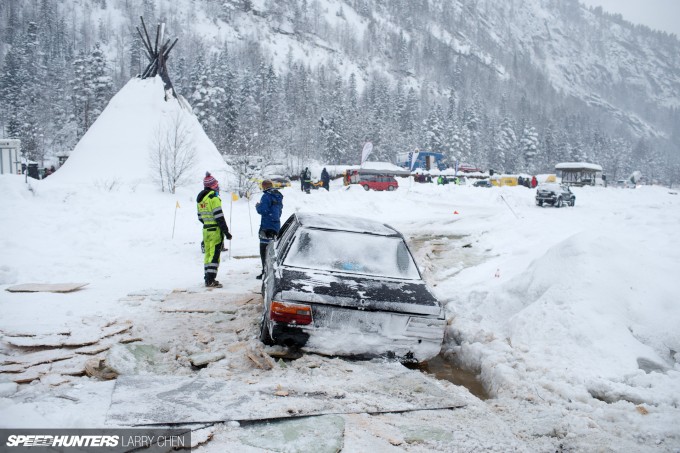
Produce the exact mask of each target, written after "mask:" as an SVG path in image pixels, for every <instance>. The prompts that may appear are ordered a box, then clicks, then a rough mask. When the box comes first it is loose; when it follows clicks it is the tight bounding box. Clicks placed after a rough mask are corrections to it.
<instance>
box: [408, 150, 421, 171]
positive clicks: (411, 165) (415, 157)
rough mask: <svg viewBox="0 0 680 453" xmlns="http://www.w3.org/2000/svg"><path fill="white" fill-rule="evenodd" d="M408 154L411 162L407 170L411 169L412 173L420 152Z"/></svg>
mask: <svg viewBox="0 0 680 453" xmlns="http://www.w3.org/2000/svg"><path fill="white" fill-rule="evenodd" d="M409 154H410V156H411V162H410V165H409V168H410V169H411V171H413V169H414V168H415V166H416V163H417V162H418V156H419V155H420V151H416V152H415V153H409Z"/></svg>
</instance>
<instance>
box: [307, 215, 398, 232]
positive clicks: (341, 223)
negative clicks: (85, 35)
mask: <svg viewBox="0 0 680 453" xmlns="http://www.w3.org/2000/svg"><path fill="white" fill-rule="evenodd" d="M295 216H296V217H297V219H298V222H299V223H300V225H302V226H304V227H307V228H318V229H322V230H336V231H350V232H353V233H368V234H376V235H380V236H398V237H402V236H401V233H399V232H398V231H397V230H395V229H394V228H392V227H391V226H389V225H386V224H384V223H380V222H377V221H375V220H369V219H364V218H361V217H353V216H345V215H338V214H317V213H309V212H298V213H296V214H295Z"/></svg>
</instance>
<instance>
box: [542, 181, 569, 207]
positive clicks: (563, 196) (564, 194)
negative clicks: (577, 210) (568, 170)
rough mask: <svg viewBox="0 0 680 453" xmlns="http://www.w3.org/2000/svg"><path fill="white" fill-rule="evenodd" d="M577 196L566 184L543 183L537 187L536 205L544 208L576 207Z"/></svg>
mask: <svg viewBox="0 0 680 453" xmlns="http://www.w3.org/2000/svg"><path fill="white" fill-rule="evenodd" d="M575 203H576V195H574V193H573V192H572V191H571V190H570V189H569V186H567V185H565V184H557V183H552V182H550V183H543V184H539V185H538V187H536V204H537V205H539V206H543V205H544V204H549V205H551V206H555V207H556V208H561V207H562V206H564V205H565V204H566V205H569V206H574V204H575Z"/></svg>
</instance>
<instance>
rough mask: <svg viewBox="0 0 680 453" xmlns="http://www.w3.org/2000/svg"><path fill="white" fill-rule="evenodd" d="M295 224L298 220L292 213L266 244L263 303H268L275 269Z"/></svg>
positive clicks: (292, 233) (294, 228)
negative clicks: (275, 235)
mask: <svg viewBox="0 0 680 453" xmlns="http://www.w3.org/2000/svg"><path fill="white" fill-rule="evenodd" d="M297 226H298V222H297V219H296V217H295V214H293V215H291V216H290V217H289V218H288V220H286V222H285V223H284V224H283V226H282V227H281V229H280V230H279V234H278V236H277V238H276V239H275V240H273V241H271V242H270V243H269V245H268V246H267V254H266V258H265V272H264V277H263V279H262V298H263V299H264V303H265V305H266V304H267V303H268V299H269V298H270V297H271V294H272V291H273V290H274V284H275V281H276V271H277V269H278V265H279V261H280V257H281V256H282V255H283V251H284V250H285V249H286V247H287V246H288V245H289V244H290V241H291V238H292V237H293V235H294V233H295V230H296V229H297Z"/></svg>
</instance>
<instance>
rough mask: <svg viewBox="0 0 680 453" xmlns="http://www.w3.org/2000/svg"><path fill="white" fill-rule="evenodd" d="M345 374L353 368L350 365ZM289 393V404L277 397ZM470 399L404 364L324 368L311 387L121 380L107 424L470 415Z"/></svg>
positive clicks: (292, 376) (292, 377)
mask: <svg viewBox="0 0 680 453" xmlns="http://www.w3.org/2000/svg"><path fill="white" fill-rule="evenodd" d="M346 367H349V368H353V367H354V365H352V364H351V363H349V362H348V365H347V366H346ZM282 386H283V388H285V390H286V391H287V392H288V395H287V396H284V397H282V396H277V391H279V390H280V389H281V388H282ZM467 395H468V394H467V391H466V390H464V389H461V390H459V389H458V388H457V387H456V386H454V385H452V384H449V383H448V382H442V381H438V380H436V379H433V378H430V377H428V376H426V375H424V374H422V373H420V372H418V371H411V370H408V369H406V368H404V367H403V366H402V365H400V364H398V363H380V362H376V363H372V362H369V363H362V364H361V367H360V369H357V373H356V374H355V373H352V374H347V372H346V371H345V369H344V368H338V367H337V366H325V367H320V368H316V369H315V373H314V377H313V379H310V378H309V376H306V377H305V378H301V376H300V374H299V371H297V370H295V369H293V367H289V368H280V369H278V370H277V373H276V374H275V375H267V376H263V377H262V378H261V379H260V380H259V381H257V382H252V381H251V382H250V383H246V382H243V381H242V380H240V379H239V378H238V377H235V378H232V379H227V380H225V379H209V378H199V377H196V376H186V377H180V376H152V375H148V376H121V377H120V378H119V379H118V380H117V381H116V387H115V389H114V392H113V396H112V403H111V407H110V408H109V412H108V416H107V417H108V419H109V421H111V422H113V423H116V424H123V425H129V426H132V425H145V424H173V423H203V422H219V421H226V420H237V421H244V420H266V419H272V418H287V417H302V416H306V415H323V414H343V413H381V412H402V411H411V410H425V409H449V408H458V407H464V406H465V404H466V403H465V401H466V399H465V398H467V397H468V396H467Z"/></svg>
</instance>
